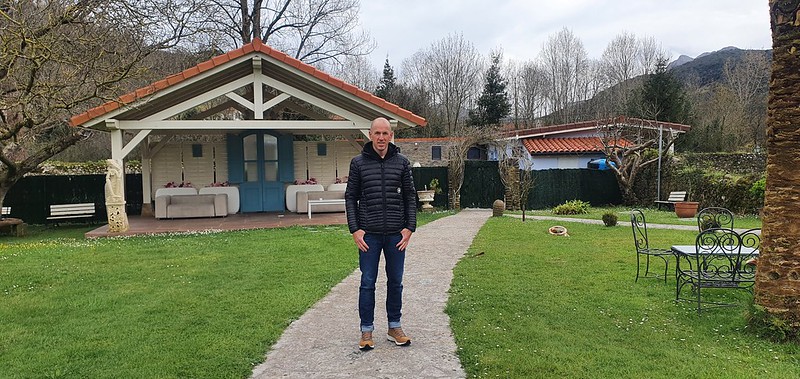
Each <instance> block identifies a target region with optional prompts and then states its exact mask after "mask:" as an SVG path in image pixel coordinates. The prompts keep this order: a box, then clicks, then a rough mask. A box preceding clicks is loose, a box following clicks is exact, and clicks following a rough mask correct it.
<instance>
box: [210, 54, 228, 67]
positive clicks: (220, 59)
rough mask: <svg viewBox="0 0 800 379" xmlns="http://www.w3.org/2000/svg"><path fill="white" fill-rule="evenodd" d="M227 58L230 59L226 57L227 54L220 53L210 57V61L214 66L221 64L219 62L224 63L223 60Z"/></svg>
mask: <svg viewBox="0 0 800 379" xmlns="http://www.w3.org/2000/svg"><path fill="white" fill-rule="evenodd" d="M229 60H230V59H228V55H227V54H222V55H217V56H216V57H214V58H211V63H213V64H214V66H219V65H221V64H223V63H225V62H227V61H229Z"/></svg>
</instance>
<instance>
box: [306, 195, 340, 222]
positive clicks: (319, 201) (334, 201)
mask: <svg viewBox="0 0 800 379" xmlns="http://www.w3.org/2000/svg"><path fill="white" fill-rule="evenodd" d="M314 205H344V199H309V200H308V218H309V219H310V218H311V207H312V206H314Z"/></svg>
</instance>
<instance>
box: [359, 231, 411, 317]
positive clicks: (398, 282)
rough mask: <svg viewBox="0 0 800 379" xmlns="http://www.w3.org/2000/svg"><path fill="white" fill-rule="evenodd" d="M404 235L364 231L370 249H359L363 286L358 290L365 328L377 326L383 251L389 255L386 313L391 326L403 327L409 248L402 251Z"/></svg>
mask: <svg viewBox="0 0 800 379" xmlns="http://www.w3.org/2000/svg"><path fill="white" fill-rule="evenodd" d="M401 239H403V236H402V235H401V234H400V233H396V234H388V235H383V234H371V233H367V234H365V235H364V242H366V243H367V245H368V246H369V249H368V250H367V251H366V252H363V251H359V252H358V267H359V268H360V269H361V287H359V291H358V315H359V317H361V331H362V332H371V331H373V330H374V329H375V325H374V322H375V282H376V281H377V279H378V262H380V260H381V251H383V255H384V257H385V258H386V278H387V283H386V315H387V316H388V319H389V327H390V328H399V327H400V316H401V312H400V309H401V308H402V307H403V265H404V263H405V260H406V252H405V250H403V251H400V249H398V248H397V244H398V243H399V242H400V240H401Z"/></svg>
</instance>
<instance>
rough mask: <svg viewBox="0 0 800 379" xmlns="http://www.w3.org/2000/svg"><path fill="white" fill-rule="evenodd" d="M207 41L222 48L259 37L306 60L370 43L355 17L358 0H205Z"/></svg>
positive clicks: (350, 52) (362, 49) (334, 57)
mask: <svg viewBox="0 0 800 379" xmlns="http://www.w3.org/2000/svg"><path fill="white" fill-rule="evenodd" d="M205 1H207V2H208V8H207V9H208V12H209V13H210V14H211V15H213V16H214V21H213V22H212V23H210V29H211V30H212V31H213V32H214V34H213V35H214V36H215V37H213V36H212V37H211V41H209V43H212V44H217V45H221V47H222V48H223V49H225V50H228V49H231V48H234V47H238V46H241V45H242V44H244V43H249V42H250V41H252V40H253V39H254V38H260V39H261V40H262V41H264V42H265V43H267V44H268V45H270V46H272V47H274V48H276V49H278V50H281V51H283V52H285V53H287V54H289V55H291V56H292V57H294V58H297V59H299V60H301V61H303V62H306V63H309V64H317V63H319V62H328V63H329V64H330V61H336V62H339V61H340V60H341V59H342V58H343V57H347V56H359V55H367V54H369V53H370V52H372V50H373V49H374V48H375V43H374V41H373V40H372V38H371V37H370V36H369V34H368V33H367V32H366V31H364V30H361V29H360V27H359V22H358V13H359V9H360V2H359V0H205Z"/></svg>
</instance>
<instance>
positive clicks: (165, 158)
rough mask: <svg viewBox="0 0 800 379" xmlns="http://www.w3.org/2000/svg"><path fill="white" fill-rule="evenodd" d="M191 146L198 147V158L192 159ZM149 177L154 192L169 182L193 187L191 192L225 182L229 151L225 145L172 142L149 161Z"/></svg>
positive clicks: (221, 142)
mask: <svg viewBox="0 0 800 379" xmlns="http://www.w3.org/2000/svg"><path fill="white" fill-rule="evenodd" d="M192 145H200V146H201V149H202V156H201V157H194V156H193V154H192ZM151 162H152V163H151V167H152V169H151V177H152V183H153V188H152V191H151V196H152V197H153V198H155V191H156V190H157V189H159V188H163V187H164V186H165V185H166V184H167V183H169V182H175V183H181V182H189V183H192V186H193V187H194V188H198V189H199V188H203V187H208V186H210V185H211V183H214V182H215V181H216V182H225V181H227V180H228V148H227V145H226V144H225V141H200V142H199V141H175V142H169V143H167V144H166V145H165V146H164V147H163V148H162V149H161V150H159V151H158V152H157V153H156V154H155V155H154V156H153V158H152V160H151Z"/></svg>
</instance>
